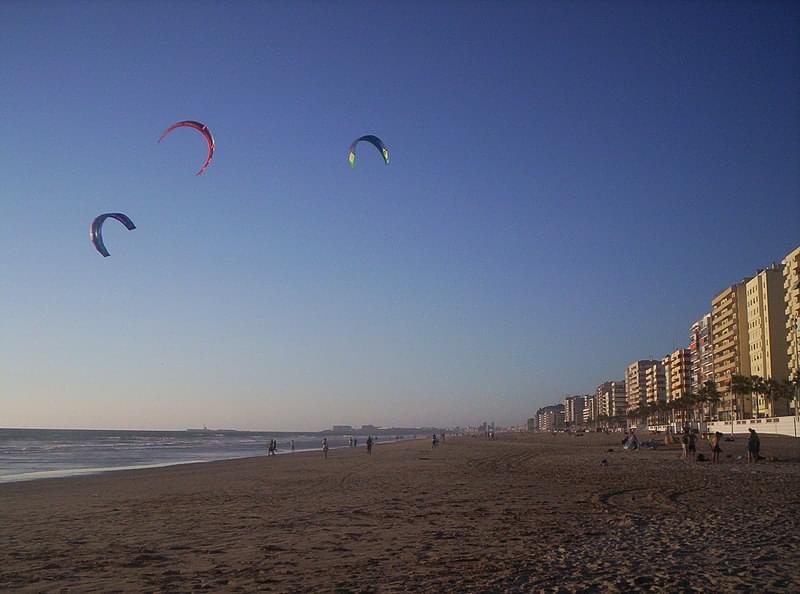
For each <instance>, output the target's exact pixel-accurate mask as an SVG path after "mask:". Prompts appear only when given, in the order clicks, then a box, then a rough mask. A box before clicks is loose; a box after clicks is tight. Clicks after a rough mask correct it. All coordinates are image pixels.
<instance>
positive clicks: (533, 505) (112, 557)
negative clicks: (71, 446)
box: [0, 434, 800, 593]
mask: <svg viewBox="0 0 800 594" xmlns="http://www.w3.org/2000/svg"><path fill="white" fill-rule="evenodd" d="M619 441H620V437H619V436H618V435H586V436H584V437H574V436H569V435H531V434H519V435H509V436H499V437H498V439H497V440H496V441H492V442H489V441H486V440H485V439H480V438H469V437H464V438H449V439H448V440H447V441H446V442H445V443H444V444H443V446H442V447H440V448H439V449H437V450H431V447H430V443H429V442H428V441H417V442H412V443H399V444H386V445H380V446H379V447H377V448H376V449H375V452H374V454H373V456H371V457H370V456H367V454H366V452H365V451H364V450H363V449H361V448H359V449H358V450H351V449H343V450H332V451H331V452H330V455H329V458H328V460H323V459H322V454H321V453H320V454H316V453H314V454H295V455H286V456H275V457H270V458H267V457H261V458H251V459H246V460H235V461H225V462H212V463H207V464H192V465H188V466H177V467H171V468H158V469H149V470H138V471H123V472H115V473H109V474H105V475H98V476H94V477H77V478H68V479H52V480H42V481H34V482H29V483H14V484H6V485H0V591H4V592H5V591H23V592H43V591H46V592H55V591H61V590H67V591H74V592H88V591H95V592H110V591H137V592H140V591H161V592H197V591H201V592H202V591H207V592H431V593H433V592H437V593H438V592H487V593H488V592H631V591H656V592H692V591H697V592H798V591H800V563H799V562H800V441H797V440H793V439H791V438H782V437H771V436H764V437H762V455H764V456H769V457H773V456H774V457H777V458H778V460H777V461H772V462H764V463H760V464H758V465H750V466H748V465H747V464H745V463H744V462H743V461H736V460H735V457H736V456H740V455H744V447H745V445H744V444H745V441H744V439H743V438H741V437H740V438H738V439H737V441H736V442H735V443H728V442H724V443H723V450H724V451H723V454H722V456H723V464H720V465H719V466H712V465H711V464H710V463H698V464H695V465H687V464H686V463H684V462H682V461H681V460H679V449H680V448H679V446H672V447H671V448H670V449H667V448H663V447H662V448H660V449H658V450H655V451H650V450H644V451H640V452H625V451H623V450H622V448H621V447H620V444H619ZM609 448H613V450H614V451H613V452H608V451H607V450H608V449H609ZM700 452H701V453H704V454H706V455H708V453H709V452H708V447H707V446H706V445H704V444H701V446H700ZM727 455H732V456H733V457H732V458H727V457H726V456H727ZM602 459H606V460H607V461H608V466H601V464H600V461H601V460H602Z"/></svg>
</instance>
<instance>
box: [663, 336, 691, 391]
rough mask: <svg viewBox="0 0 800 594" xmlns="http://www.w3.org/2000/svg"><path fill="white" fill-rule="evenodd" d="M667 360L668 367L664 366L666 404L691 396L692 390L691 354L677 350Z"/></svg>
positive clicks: (683, 350) (687, 350)
mask: <svg viewBox="0 0 800 594" xmlns="http://www.w3.org/2000/svg"><path fill="white" fill-rule="evenodd" d="M668 359H669V366H665V374H666V379H667V402H672V401H673V400H678V399H680V398H683V397H684V396H686V395H687V394H691V393H692V390H693V389H694V382H693V381H692V352H691V351H690V350H689V349H678V350H677V351H675V352H673V353H672V354H671V355H670V356H669V357H668Z"/></svg>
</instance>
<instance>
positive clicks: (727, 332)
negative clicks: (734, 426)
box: [711, 278, 752, 421]
mask: <svg viewBox="0 0 800 594" xmlns="http://www.w3.org/2000/svg"><path fill="white" fill-rule="evenodd" d="M749 280H750V278H746V279H744V280H743V281H742V282H741V283H737V284H735V285H732V286H730V287H728V288H727V289H725V290H724V291H722V292H721V293H720V294H718V295H717V296H716V297H714V299H712V300H711V333H712V335H713V336H714V357H713V360H714V363H713V365H714V381H715V382H716V383H717V390H718V391H719V395H720V397H721V399H722V400H721V402H720V404H719V408H718V410H717V413H718V416H719V418H720V420H723V421H727V420H730V419H733V418H737V419H744V418H749V417H750V414H751V413H752V401H751V399H750V398H749V397H748V396H747V395H744V394H733V393H732V391H731V377H732V376H734V375H750V355H749V353H748V350H747V347H748V335H747V289H746V284H747V281H749Z"/></svg>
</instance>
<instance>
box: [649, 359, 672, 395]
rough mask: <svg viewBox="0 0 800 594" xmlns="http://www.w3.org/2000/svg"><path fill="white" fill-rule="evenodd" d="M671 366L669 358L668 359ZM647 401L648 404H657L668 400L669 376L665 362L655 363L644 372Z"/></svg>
mask: <svg viewBox="0 0 800 594" xmlns="http://www.w3.org/2000/svg"><path fill="white" fill-rule="evenodd" d="M666 362H667V366H669V357H667V358H666ZM644 383H645V400H646V402H647V404H657V403H659V402H666V400H667V376H666V373H665V367H664V360H661V361H654V362H653V365H651V366H650V367H648V368H647V369H646V370H645V372H644Z"/></svg>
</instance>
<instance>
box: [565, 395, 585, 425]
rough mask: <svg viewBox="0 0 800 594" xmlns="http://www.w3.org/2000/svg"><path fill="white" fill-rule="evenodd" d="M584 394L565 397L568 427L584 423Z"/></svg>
mask: <svg viewBox="0 0 800 594" xmlns="http://www.w3.org/2000/svg"><path fill="white" fill-rule="evenodd" d="M584 404H585V400H584V398H583V396H567V397H566V398H564V423H565V424H566V426H567V427H577V426H578V425H583V407H584Z"/></svg>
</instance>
